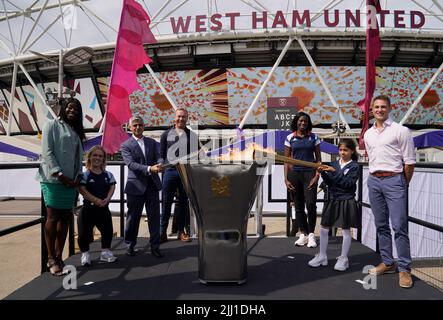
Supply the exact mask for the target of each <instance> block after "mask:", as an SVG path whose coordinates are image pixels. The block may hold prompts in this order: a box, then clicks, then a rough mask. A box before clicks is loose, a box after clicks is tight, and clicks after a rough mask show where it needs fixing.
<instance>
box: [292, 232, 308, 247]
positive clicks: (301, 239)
mask: <svg viewBox="0 0 443 320" xmlns="http://www.w3.org/2000/svg"><path fill="white" fill-rule="evenodd" d="M307 243H308V237H307V236H306V235H305V234H304V233H302V234H300V236H299V237H298V239H297V241H295V243H294V246H297V247H303V246H304V245H306V244H307Z"/></svg>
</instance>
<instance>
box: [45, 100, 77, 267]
mask: <svg viewBox="0 0 443 320" xmlns="http://www.w3.org/2000/svg"><path fill="white" fill-rule="evenodd" d="M84 139H85V133H84V129H83V113H82V106H81V103H80V101H78V100H77V99H75V98H68V99H63V101H62V103H61V109H60V114H59V118H58V119H53V120H48V122H47V123H46V124H45V126H44V128H43V133H42V162H41V165H40V168H39V170H38V173H37V179H38V180H39V181H40V186H41V189H42V193H43V198H44V201H45V205H46V209H47V211H46V212H47V216H46V223H45V239H46V246H47V249H48V264H47V266H48V269H49V271H50V272H51V274H53V275H62V274H63V267H64V263H63V260H62V254H63V247H64V245H65V242H66V236H67V234H68V227H69V221H70V220H71V218H72V209H73V208H74V206H75V203H74V202H75V198H76V187H77V186H78V182H79V176H80V175H81V173H82V159H83V145H82V141H83V140H84Z"/></svg>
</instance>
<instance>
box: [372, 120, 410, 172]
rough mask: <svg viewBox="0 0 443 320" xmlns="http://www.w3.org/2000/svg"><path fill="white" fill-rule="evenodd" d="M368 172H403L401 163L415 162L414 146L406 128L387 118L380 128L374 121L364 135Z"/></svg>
mask: <svg viewBox="0 0 443 320" xmlns="http://www.w3.org/2000/svg"><path fill="white" fill-rule="evenodd" d="M364 140H365V146H366V150H367V152H368V156H369V172H370V173H374V172H376V171H389V172H397V173H400V172H403V164H411V165H412V164H415V147H414V140H413V139H412V134H411V132H410V131H409V129H408V128H406V127H404V126H402V125H400V124H398V123H396V122H394V121H392V120H391V119H390V118H388V119H387V120H386V121H385V122H384V123H383V126H382V128H377V127H376V125H375V123H374V125H373V126H372V127H371V128H369V129H368V130H367V131H366V133H365V136H364Z"/></svg>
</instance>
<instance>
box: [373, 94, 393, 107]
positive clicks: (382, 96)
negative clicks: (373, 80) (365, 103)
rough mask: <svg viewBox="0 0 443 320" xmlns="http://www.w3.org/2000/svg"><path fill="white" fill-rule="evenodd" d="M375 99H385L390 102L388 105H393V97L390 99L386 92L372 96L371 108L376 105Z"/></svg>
mask: <svg viewBox="0 0 443 320" xmlns="http://www.w3.org/2000/svg"><path fill="white" fill-rule="evenodd" d="M375 100H383V101H386V102H387V103H388V107H390V106H391V99H389V97H388V96H387V95H385V94H380V95H378V96H376V97H374V98H372V101H371V108H372V106H373V105H374V102H375Z"/></svg>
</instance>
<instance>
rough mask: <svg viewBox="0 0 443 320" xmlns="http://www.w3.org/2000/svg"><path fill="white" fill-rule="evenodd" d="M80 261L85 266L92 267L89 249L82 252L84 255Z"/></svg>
mask: <svg viewBox="0 0 443 320" xmlns="http://www.w3.org/2000/svg"><path fill="white" fill-rule="evenodd" d="M80 262H81V264H82V266H83V267H90V266H91V255H90V254H89V251H86V252H83V253H82V257H81V259H80Z"/></svg>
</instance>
